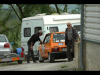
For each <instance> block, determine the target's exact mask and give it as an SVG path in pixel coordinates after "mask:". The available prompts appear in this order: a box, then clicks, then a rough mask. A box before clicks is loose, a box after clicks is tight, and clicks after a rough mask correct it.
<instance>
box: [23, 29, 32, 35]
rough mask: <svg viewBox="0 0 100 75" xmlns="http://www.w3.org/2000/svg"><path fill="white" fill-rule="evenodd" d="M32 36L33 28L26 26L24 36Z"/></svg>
mask: <svg viewBox="0 0 100 75" xmlns="http://www.w3.org/2000/svg"><path fill="white" fill-rule="evenodd" d="M30 36H31V28H24V37H30Z"/></svg>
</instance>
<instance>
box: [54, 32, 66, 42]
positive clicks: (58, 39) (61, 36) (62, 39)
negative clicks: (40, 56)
mask: <svg viewBox="0 0 100 75" xmlns="http://www.w3.org/2000/svg"><path fill="white" fill-rule="evenodd" d="M53 42H54V43H56V42H65V33H56V34H54V35H53Z"/></svg>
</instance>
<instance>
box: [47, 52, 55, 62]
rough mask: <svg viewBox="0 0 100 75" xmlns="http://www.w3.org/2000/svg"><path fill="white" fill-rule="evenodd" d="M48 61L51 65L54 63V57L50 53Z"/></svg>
mask: <svg viewBox="0 0 100 75" xmlns="http://www.w3.org/2000/svg"><path fill="white" fill-rule="evenodd" d="M48 60H49V62H50V63H53V62H54V57H53V56H52V54H51V53H48Z"/></svg>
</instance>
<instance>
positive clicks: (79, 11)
mask: <svg viewBox="0 0 100 75" xmlns="http://www.w3.org/2000/svg"><path fill="white" fill-rule="evenodd" d="M71 13H73V14H80V13H81V4H77V7H76V9H74V10H72V11H71Z"/></svg>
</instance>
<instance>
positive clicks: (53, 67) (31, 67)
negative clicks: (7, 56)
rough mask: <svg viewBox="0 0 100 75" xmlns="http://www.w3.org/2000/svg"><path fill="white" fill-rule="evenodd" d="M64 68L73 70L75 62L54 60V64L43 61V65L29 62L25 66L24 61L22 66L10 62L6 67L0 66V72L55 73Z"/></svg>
mask: <svg viewBox="0 0 100 75" xmlns="http://www.w3.org/2000/svg"><path fill="white" fill-rule="evenodd" d="M0 64H1V63H0ZM5 64H7V63H5ZM64 67H65V68H66V67H67V68H71V67H73V68H75V60H73V61H71V62H68V61H67V59H59V60H57V59H56V60H55V62H54V63H49V61H48V60H45V61H44V62H43V63H39V62H38V61H37V63H33V62H32V61H31V63H30V64H27V63H26V61H24V62H23V64H18V63H17V62H16V63H12V62H10V63H8V65H7V66H0V71H57V70H59V69H62V68H64Z"/></svg>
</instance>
